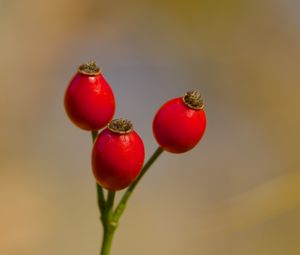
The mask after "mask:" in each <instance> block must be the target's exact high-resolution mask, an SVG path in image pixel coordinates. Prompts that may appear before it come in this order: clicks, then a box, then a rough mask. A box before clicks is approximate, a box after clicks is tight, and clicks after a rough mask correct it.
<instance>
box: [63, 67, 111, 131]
mask: <svg viewBox="0 0 300 255" xmlns="http://www.w3.org/2000/svg"><path fill="white" fill-rule="evenodd" d="M64 103H65V109H66V112H67V114H68V116H69V117H70V119H71V121H72V122H73V123H74V124H75V125H76V126H78V127H79V128H82V129H85V130H98V129H100V128H103V127H105V126H106V125H107V123H108V122H109V121H111V120H112V118H113V115H114V113H115V98H114V95H113V92H112V90H111V88H110V86H109V84H108V83H107V81H106V80H105V79H104V77H103V75H102V74H101V72H100V69H99V67H97V66H96V64H95V62H90V63H88V64H83V65H81V66H80V67H79V69H78V72H77V73H76V74H75V76H74V77H73V79H72V80H71V81H70V84H69V86H68V88H67V90H66V93H65V99H64Z"/></svg>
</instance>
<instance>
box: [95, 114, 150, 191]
mask: <svg viewBox="0 0 300 255" xmlns="http://www.w3.org/2000/svg"><path fill="white" fill-rule="evenodd" d="M144 159H145V149H144V143H143V141H142V139H141V138H140V137H139V135H138V134H137V133H136V132H135V131H134V130H133V129H132V124H131V122H129V121H127V120H123V119H118V120H113V121H111V122H110V123H109V124H108V127H107V128H105V129H104V130H103V131H102V132H101V133H100V134H99V135H98V137H97V139H96V142H95V144H94V147H93V151H92V168H93V173H94V176H95V178H96V181H97V182H98V183H99V184H100V185H101V186H103V187H104V188H106V189H108V190H112V191H114V190H120V189H123V188H125V187H127V186H129V185H130V184H131V183H132V182H133V181H134V180H135V179H136V177H137V176H138V175H139V173H140V171H141V169H142V166H143V163H144Z"/></svg>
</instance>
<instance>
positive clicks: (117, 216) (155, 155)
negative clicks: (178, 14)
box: [114, 147, 164, 222]
mask: <svg viewBox="0 0 300 255" xmlns="http://www.w3.org/2000/svg"><path fill="white" fill-rule="evenodd" d="M163 151H164V150H163V148H161V147H158V148H157V149H156V150H155V152H154V153H153V155H152V156H151V157H150V159H149V160H148V161H147V163H146V164H145V165H144V167H143V169H142V171H141V173H140V175H139V176H138V177H137V179H136V180H135V181H134V182H133V183H132V184H131V185H130V186H129V187H128V189H127V190H126V191H125V193H124V195H123V197H122V198H121V200H120V202H119V204H118V206H117V208H116V210H115V212H114V220H115V221H116V222H118V221H119V219H120V217H121V215H122V214H123V212H124V210H125V207H126V203H127V201H128V199H129V198H130V196H131V194H132V192H133V190H134V189H135V187H136V185H137V184H138V183H139V181H140V180H141V179H142V177H143V176H144V175H145V173H146V172H147V170H148V169H149V168H150V166H151V165H152V164H153V163H154V162H155V160H156V159H157V158H158V157H159V156H160V154H161V153H162V152H163Z"/></svg>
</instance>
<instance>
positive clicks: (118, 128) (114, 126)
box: [107, 119, 133, 134]
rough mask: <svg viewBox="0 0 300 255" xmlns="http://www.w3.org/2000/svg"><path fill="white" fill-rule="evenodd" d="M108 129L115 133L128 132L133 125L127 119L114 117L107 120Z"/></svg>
mask: <svg viewBox="0 0 300 255" xmlns="http://www.w3.org/2000/svg"><path fill="white" fill-rule="evenodd" d="M107 127H108V129H109V130H110V131H112V132H114V133H117V134H128V133H130V132H131V131H132V130H133V125H132V123H131V122H130V121H129V120H125V119H115V120H112V121H111V122H109V124H108V126H107Z"/></svg>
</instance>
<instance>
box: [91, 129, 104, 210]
mask: <svg viewBox="0 0 300 255" xmlns="http://www.w3.org/2000/svg"><path fill="white" fill-rule="evenodd" d="M97 136H98V131H97V130H94V131H92V139H93V143H94V142H95V141H96V138H97ZM96 189H97V202H98V207H99V210H100V212H101V215H102V214H103V213H104V210H105V197H104V192H103V188H102V187H101V186H100V185H99V184H98V183H96Z"/></svg>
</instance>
